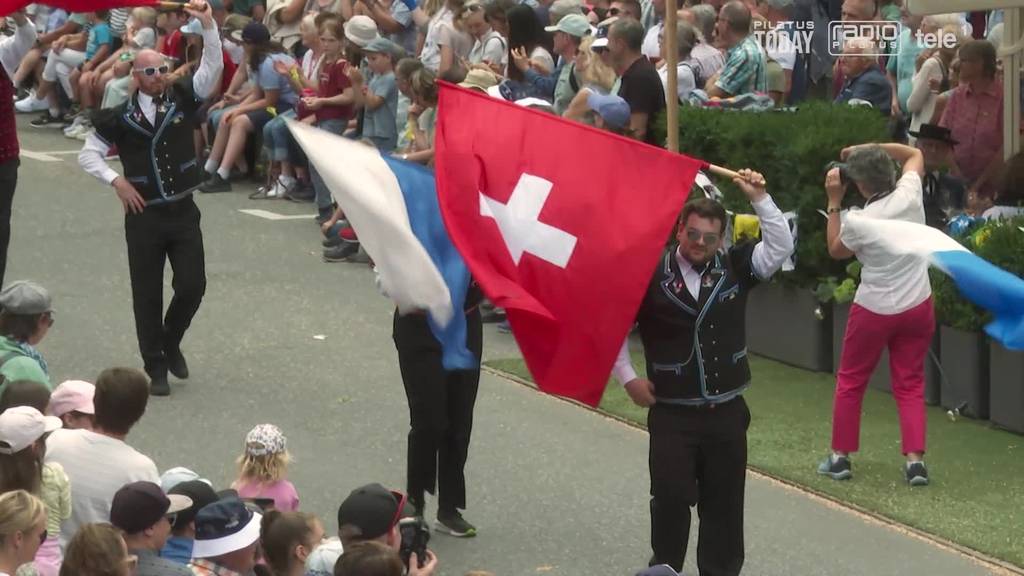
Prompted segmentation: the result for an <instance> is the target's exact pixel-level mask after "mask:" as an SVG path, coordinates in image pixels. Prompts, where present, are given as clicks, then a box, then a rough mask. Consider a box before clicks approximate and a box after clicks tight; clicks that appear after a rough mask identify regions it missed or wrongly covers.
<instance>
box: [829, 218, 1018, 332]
mask: <svg viewBox="0 0 1024 576" xmlns="http://www.w3.org/2000/svg"><path fill="white" fill-rule="evenodd" d="M843 226H844V227H846V226H852V227H854V228H855V230H856V232H857V234H858V236H859V237H861V238H863V239H864V240H865V243H870V244H872V245H875V246H880V247H883V248H884V249H885V250H886V251H888V252H890V253H892V254H894V255H913V256H917V257H919V258H921V259H923V260H925V261H927V262H929V263H931V264H932V265H934V266H935V267H937V268H939V269H940V270H942V271H943V272H944V273H945V274H947V275H948V276H949V277H950V278H952V280H953V282H954V283H956V285H957V288H959V289H960V293H961V294H962V295H963V296H964V298H967V299H968V300H970V301H971V302H973V303H975V304H976V305H978V306H980V307H982V308H984V309H985V310H988V311H989V312H991V313H992V315H993V317H994V318H993V320H992V321H991V322H990V323H989V324H988V325H986V326H985V331H986V332H987V333H988V335H989V336H991V337H992V338H993V339H994V340H997V341H998V342H999V343H1001V344H1002V345H1003V346H1004V347H1006V348H1007V349H1009V350H1024V279H1021V278H1019V277H1017V276H1015V275H1013V274H1011V273H1009V272H1007V271H1006V270H1003V269H1001V268H999V267H997V266H995V265H993V264H992V263H990V262H988V261H986V260H985V259H983V258H980V257H978V256H976V255H975V254H973V253H972V252H970V251H969V250H967V249H966V248H964V247H963V246H961V245H960V244H959V243H958V242H957V241H956V240H953V239H952V238H950V237H949V236H947V235H946V234H943V233H942V232H941V231H940V230H936V229H935V228H931V227H928V226H925V225H923V224H913V223H910V222H902V221H897V220H879V219H875V218H868V217H865V216H862V215H860V214H857V213H851V214H849V215H848V216H847V217H846V219H845V220H844V221H843Z"/></svg>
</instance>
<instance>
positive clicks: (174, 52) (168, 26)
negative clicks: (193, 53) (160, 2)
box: [156, 9, 188, 75]
mask: <svg viewBox="0 0 1024 576" xmlns="http://www.w3.org/2000/svg"><path fill="white" fill-rule="evenodd" d="M187 21H188V14H186V13H185V11H184V10H183V9H179V10H168V11H161V12H160V14H159V15H157V18H156V28H157V30H158V31H159V32H160V41H159V42H158V46H157V51H158V52H160V53H161V54H163V55H164V56H165V57H166V58H168V59H169V62H168V64H169V65H170V66H171V69H172V70H174V73H175V75H177V74H181V73H183V72H184V71H185V69H186V68H185V67H186V66H187V65H188V63H187V62H186V61H185V42H184V39H183V37H182V34H181V27H182V26H184V25H185V24H186V22H187Z"/></svg>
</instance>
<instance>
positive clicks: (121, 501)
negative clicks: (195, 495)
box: [110, 481, 192, 534]
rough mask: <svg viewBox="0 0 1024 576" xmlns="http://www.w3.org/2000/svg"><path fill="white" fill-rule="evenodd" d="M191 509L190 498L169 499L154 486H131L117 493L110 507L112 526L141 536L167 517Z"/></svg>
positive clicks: (169, 497)
mask: <svg viewBox="0 0 1024 576" xmlns="http://www.w3.org/2000/svg"><path fill="white" fill-rule="evenodd" d="M191 506H192V499H191V498H189V497H188V496H182V495H180V494H175V495H173V496H168V495H167V494H164V491H163V490H161V489H160V486H158V485H156V484H154V483H153V482H144V481H139V482H132V483H130V484H125V485H124V486H122V487H121V489H120V490H118V491H117V492H115V493H114V500H113V501H112V502H111V503H110V523H111V524H113V525H114V526H115V527H116V528H119V529H120V530H122V531H124V533H125V534H138V533H139V532H142V531H143V530H145V529H146V528H149V527H151V526H153V525H154V524H156V523H157V522H159V521H160V519H161V518H163V517H164V516H167V515H168V514H175V513H177V512H180V511H182V510H187V509H188V508H189V507H191Z"/></svg>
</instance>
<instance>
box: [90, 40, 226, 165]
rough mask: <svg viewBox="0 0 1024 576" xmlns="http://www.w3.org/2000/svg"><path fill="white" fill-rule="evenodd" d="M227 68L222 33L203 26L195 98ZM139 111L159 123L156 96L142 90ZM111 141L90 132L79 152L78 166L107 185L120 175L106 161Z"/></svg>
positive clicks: (210, 88) (210, 89)
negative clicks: (222, 47) (154, 100)
mask: <svg viewBox="0 0 1024 576" xmlns="http://www.w3.org/2000/svg"><path fill="white" fill-rule="evenodd" d="M223 70H224V56H223V55H222V53H221V45H220V33H219V32H218V31H217V24H216V23H214V25H213V26H212V27H211V28H209V29H207V28H204V29H203V56H202V59H201V60H200V62H199V69H198V70H196V73H195V74H193V75H192V89H193V91H195V94H196V97H198V98H206V97H207V96H209V95H210V94H212V93H213V91H214V88H216V86H217V83H218V82H219V81H220V75H221V72H222V71H223ZM138 101H139V110H141V111H142V114H143V115H144V116H145V117H146V120H149V123H150V124H151V125H155V124H156V104H154V103H153V97H152V96H150V95H149V94H144V93H142V92H139V93H138ZM109 148H110V144H109V143H107V142H104V141H103V140H102V139H100V137H99V136H97V135H96V133H95V132H93V133H91V134H89V136H88V137H87V138H86V139H85V146H83V147H82V151H81V152H79V153H78V165H79V166H81V167H82V168H83V169H84V170H85V171H86V172H88V173H89V174H91V175H92V176H94V177H95V178H96V179H97V180H100V181H101V182H103V183H104V184H107V185H109V184H112V183H113V182H114V180H115V179H117V177H118V176H120V174H118V173H117V171H115V170H114V169H113V168H111V167H110V166H109V165H107V163H106V162H105V161H104V159H103V158H104V156H106V154H107V150H108V149H109Z"/></svg>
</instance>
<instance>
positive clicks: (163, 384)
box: [149, 374, 171, 396]
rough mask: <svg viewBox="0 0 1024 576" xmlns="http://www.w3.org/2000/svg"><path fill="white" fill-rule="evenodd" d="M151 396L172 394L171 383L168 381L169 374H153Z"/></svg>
mask: <svg viewBox="0 0 1024 576" xmlns="http://www.w3.org/2000/svg"><path fill="white" fill-rule="evenodd" d="M149 395H150V396H170V395H171V385H170V384H168V383H167V374H160V375H157V376H151V377H150V380H149Z"/></svg>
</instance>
